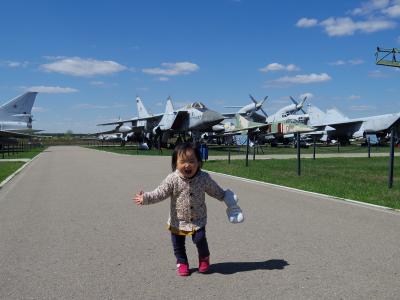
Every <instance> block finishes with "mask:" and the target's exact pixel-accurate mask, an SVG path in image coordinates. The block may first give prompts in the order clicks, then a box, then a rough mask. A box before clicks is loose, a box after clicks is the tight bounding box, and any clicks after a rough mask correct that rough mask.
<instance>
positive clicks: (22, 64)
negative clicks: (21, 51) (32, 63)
mask: <svg viewBox="0 0 400 300" xmlns="http://www.w3.org/2000/svg"><path fill="white" fill-rule="evenodd" d="M28 65H29V62H28V61H22V62H20V61H12V60H4V61H0V66H6V67H8V68H26V67H27V66H28Z"/></svg>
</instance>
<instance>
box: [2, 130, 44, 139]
mask: <svg viewBox="0 0 400 300" xmlns="http://www.w3.org/2000/svg"><path fill="white" fill-rule="evenodd" d="M0 137H7V138H21V139H26V138H31V137H41V136H37V135H32V134H29V133H24V132H17V131H7V130H0Z"/></svg>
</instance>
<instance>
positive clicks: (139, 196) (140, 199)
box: [133, 191, 144, 205]
mask: <svg viewBox="0 0 400 300" xmlns="http://www.w3.org/2000/svg"><path fill="white" fill-rule="evenodd" d="M143 194H144V192H143V191H140V192H139V194H136V195H135V197H134V198H133V201H134V202H135V203H136V204H137V205H142V204H143Z"/></svg>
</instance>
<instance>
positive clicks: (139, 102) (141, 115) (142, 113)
mask: <svg viewBox="0 0 400 300" xmlns="http://www.w3.org/2000/svg"><path fill="white" fill-rule="evenodd" d="M136 105H137V111H138V117H139V118H146V117H150V114H149V113H148V112H147V109H146V108H145V107H144V105H143V102H142V99H140V97H136Z"/></svg>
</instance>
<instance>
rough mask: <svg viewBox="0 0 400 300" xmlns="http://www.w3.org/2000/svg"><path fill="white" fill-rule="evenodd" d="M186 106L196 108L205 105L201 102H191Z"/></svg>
mask: <svg viewBox="0 0 400 300" xmlns="http://www.w3.org/2000/svg"><path fill="white" fill-rule="evenodd" d="M186 108H197V109H204V108H206V106H205V105H204V104H203V103H201V102H193V103H190V104H188V105H187V106H186Z"/></svg>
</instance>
